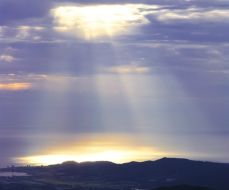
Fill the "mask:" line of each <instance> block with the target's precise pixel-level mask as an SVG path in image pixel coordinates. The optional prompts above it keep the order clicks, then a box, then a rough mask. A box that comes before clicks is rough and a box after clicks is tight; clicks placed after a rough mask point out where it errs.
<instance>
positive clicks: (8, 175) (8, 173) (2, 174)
mask: <svg viewBox="0 0 229 190" xmlns="http://www.w3.org/2000/svg"><path fill="white" fill-rule="evenodd" d="M12 176H17V177H24V176H28V174H27V173H22V172H0V177H12Z"/></svg>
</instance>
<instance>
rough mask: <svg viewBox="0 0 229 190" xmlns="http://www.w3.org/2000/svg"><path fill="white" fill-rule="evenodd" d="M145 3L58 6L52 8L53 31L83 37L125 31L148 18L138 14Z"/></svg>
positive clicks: (108, 34)
mask: <svg viewBox="0 0 229 190" xmlns="http://www.w3.org/2000/svg"><path fill="white" fill-rule="evenodd" d="M140 8H144V5H131V4H124V5H94V6H93V5H89V6H60V7H56V8H54V9H52V10H51V14H52V16H53V17H54V20H55V23H56V27H55V30H56V31H58V32H63V33H71V34H74V35H77V36H82V37H84V38H86V39H94V38H98V37H102V36H115V35H120V34H126V33H129V32H131V31H132V30H134V29H135V27H136V26H139V25H141V24H147V23H148V22H149V21H148V20H147V19H146V18H145V17H144V15H143V14H140V11H139V10H140Z"/></svg>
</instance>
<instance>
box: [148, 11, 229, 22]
mask: <svg viewBox="0 0 229 190" xmlns="http://www.w3.org/2000/svg"><path fill="white" fill-rule="evenodd" d="M151 14H152V15H155V16H156V17H157V19H158V20H159V21H162V22H172V21H173V22H175V21H195V22H202V21H206V22H217V21H220V22H227V20H228V18H229V10H228V9H213V10H209V9H207V10H206V9H203V8H188V9H162V10H160V11H152V12H151Z"/></svg>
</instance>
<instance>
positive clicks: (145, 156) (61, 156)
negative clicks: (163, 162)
mask: <svg viewBox="0 0 229 190" xmlns="http://www.w3.org/2000/svg"><path fill="white" fill-rule="evenodd" d="M138 140H140V139H130V138H129V137H118V136H110V135H109V136H97V137H95V138H88V137H86V136H85V137H82V139H81V140H80V141H79V142H78V143H73V142H71V141H72V140H70V142H69V143H67V144H59V145H56V146H54V147H48V148H47V149H46V150H44V151H43V152H41V153H40V154H37V155H31V156H26V157H21V158H17V159H16V161H17V162H20V163H23V164H26V163H27V164H28V163H30V164H43V165H50V164H57V163H62V162H64V161H69V160H71V161H77V162H84V161H112V162H116V163H123V162H129V161H133V160H136V161H143V160H152V159H156V158H160V157H162V156H165V154H164V153H162V152H160V151H158V150H156V149H155V148H152V146H146V145H141V144H138V143H137V142H138ZM136 141H137V142H136ZM166 155H168V154H166Z"/></svg>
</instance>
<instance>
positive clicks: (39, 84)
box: [0, 0, 229, 166]
mask: <svg viewBox="0 0 229 190" xmlns="http://www.w3.org/2000/svg"><path fill="white" fill-rule="evenodd" d="M228 30H229V1H228V0H122V1H121V0H110V1H108V0H49V1H47V0H32V1H31V0H0V166H6V165H10V164H44V165H47V164H55V163H61V162H63V161H66V160H75V161H78V162H81V161H97V160H108V161H113V162H117V163H122V162H128V161H133V160H134V161H143V160H155V159H158V158H160V157H165V156H166V157H183V158H189V159H196V160H209V161H216V162H229V154H228V152H229V146H227V145H229V117H228V112H229V64H228V62H229V54H228V52H229V35H228Z"/></svg>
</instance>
